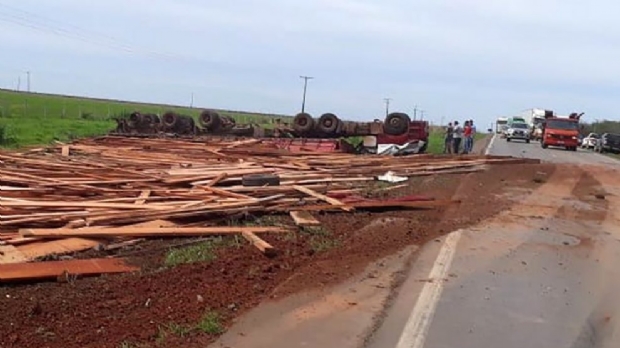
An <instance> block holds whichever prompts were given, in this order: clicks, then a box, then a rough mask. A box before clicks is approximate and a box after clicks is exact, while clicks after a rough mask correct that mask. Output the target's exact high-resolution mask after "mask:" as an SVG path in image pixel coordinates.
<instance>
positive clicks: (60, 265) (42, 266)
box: [0, 258, 140, 283]
mask: <svg viewBox="0 0 620 348" xmlns="http://www.w3.org/2000/svg"><path fill="white" fill-rule="evenodd" d="M139 269H140V268H139V267H136V266H132V265H130V264H128V263H127V261H126V260H125V259H113V258H109V259H90V260H69V261H49V262H35V263H17V264H3V265H0V283H13V282H25V281H40V280H46V279H59V278H61V277H63V276H64V277H67V276H69V277H70V276H94V275H100V274H106V273H126V272H134V271H137V270H139Z"/></svg>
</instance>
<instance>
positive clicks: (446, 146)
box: [443, 122, 454, 153]
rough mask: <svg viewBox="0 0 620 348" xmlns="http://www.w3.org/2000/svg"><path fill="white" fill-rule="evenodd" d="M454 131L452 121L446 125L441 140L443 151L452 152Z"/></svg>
mask: <svg viewBox="0 0 620 348" xmlns="http://www.w3.org/2000/svg"><path fill="white" fill-rule="evenodd" d="M453 133H454V127H452V122H450V123H448V127H446V134H445V137H444V142H443V153H452V149H453V147H454V146H453V145H452V141H453V138H452V135H453Z"/></svg>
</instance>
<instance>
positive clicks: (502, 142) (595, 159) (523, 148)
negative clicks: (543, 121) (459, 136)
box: [488, 136, 620, 166]
mask: <svg viewBox="0 0 620 348" xmlns="http://www.w3.org/2000/svg"><path fill="white" fill-rule="evenodd" d="M488 153H489V154H491V155H499V156H515V157H524V158H536V159H540V160H542V161H546V162H552V163H572V164H599V165H610V166H618V165H620V161H618V160H616V159H614V158H611V157H608V156H605V155H601V154H599V153H596V152H593V151H589V150H584V149H581V148H579V149H577V151H576V152H574V151H567V150H565V149H563V148H559V147H558V148H554V147H551V148H547V149H543V148H542V147H541V146H540V142H537V141H532V142H530V143H529V144H527V143H525V142H524V141H521V140H513V141H511V142H507V141H506V139H501V138H500V137H499V136H495V138H494V139H493V140H492V143H491V146H490V147H489V151H488Z"/></svg>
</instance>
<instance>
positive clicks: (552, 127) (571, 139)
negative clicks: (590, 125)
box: [540, 113, 583, 151]
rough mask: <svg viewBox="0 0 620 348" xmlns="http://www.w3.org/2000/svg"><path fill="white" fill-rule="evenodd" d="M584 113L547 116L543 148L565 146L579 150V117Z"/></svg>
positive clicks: (542, 141) (542, 142)
mask: <svg viewBox="0 0 620 348" xmlns="http://www.w3.org/2000/svg"><path fill="white" fill-rule="evenodd" d="M582 115H583V113H581V114H576V113H572V114H570V116H569V117H568V118H566V117H547V118H545V121H544V122H543V127H542V139H541V141H540V143H541V146H542V148H543V149H546V148H547V147H549V146H557V147H563V148H565V149H566V150H569V151H577V147H578V146H579V118H580V117H581V116H582Z"/></svg>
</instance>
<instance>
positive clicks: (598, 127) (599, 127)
mask: <svg viewBox="0 0 620 348" xmlns="http://www.w3.org/2000/svg"><path fill="white" fill-rule="evenodd" d="M581 125H582V128H581V132H582V134H583V135H588V134H589V133H597V134H603V133H615V134H620V122H619V121H609V120H603V121H599V122H593V123H584V122H582V123H581Z"/></svg>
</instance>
